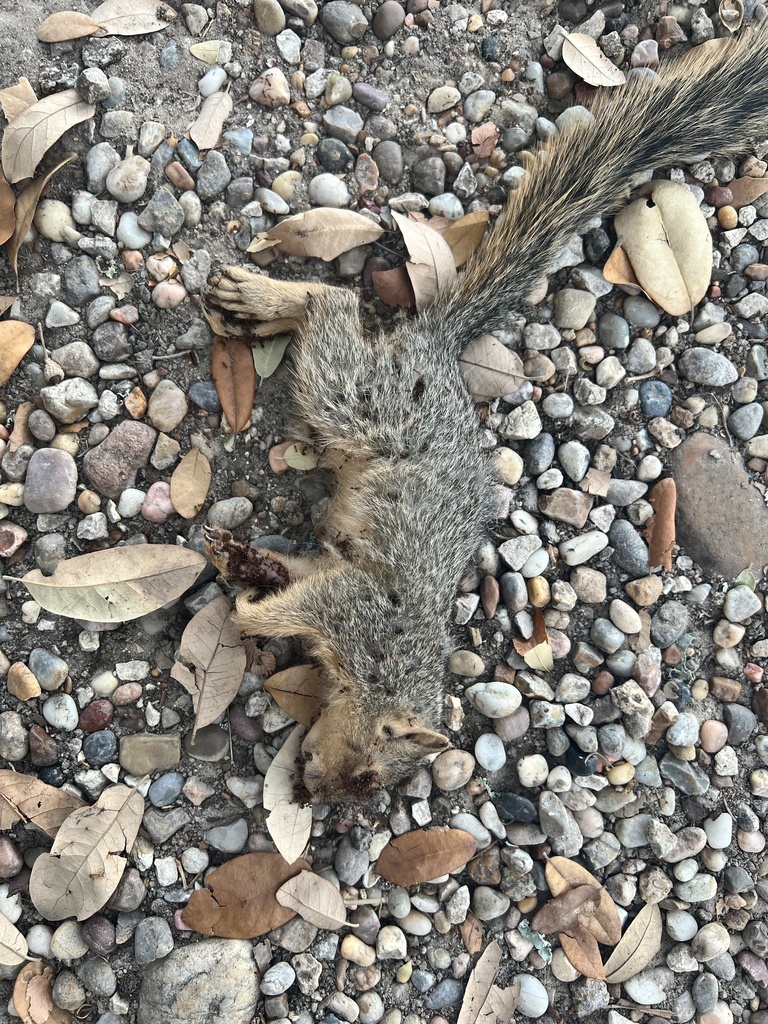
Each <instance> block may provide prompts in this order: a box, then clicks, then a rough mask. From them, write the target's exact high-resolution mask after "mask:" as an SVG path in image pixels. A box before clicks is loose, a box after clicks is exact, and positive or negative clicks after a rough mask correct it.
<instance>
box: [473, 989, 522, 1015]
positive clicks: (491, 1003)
mask: <svg viewBox="0 0 768 1024" xmlns="http://www.w3.org/2000/svg"><path fill="white" fill-rule="evenodd" d="M519 1002H520V982H519V981H516V982H514V983H513V984H512V985H507V987H506V988H499V986H498V985H491V991H490V992H489V993H488V998H487V999H486V1001H485V1002H484V1003H483V1006H482V1008H481V1010H480V1016H479V1017H478V1024H508V1022H509V1021H512V1020H514V1019H515V1012H516V1010H517V1006H518V1003H519Z"/></svg>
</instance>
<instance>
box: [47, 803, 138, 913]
mask: <svg viewBox="0 0 768 1024" xmlns="http://www.w3.org/2000/svg"><path fill="white" fill-rule="evenodd" d="M143 814H144V800H143V798H142V796H141V793H139V792H138V790H135V789H129V788H128V787H127V786H109V787H108V788H107V789H105V790H104V791H103V793H102V794H101V796H100V797H99V799H98V800H97V801H96V803H95V804H94V805H93V806H92V807H81V808H79V809H78V810H76V811H73V812H72V813H71V814H70V815H69V817H68V818H67V819H66V821H65V822H64V823H63V824H62V826H61V828H60V829H59V831H58V832H57V833H56V838H55V839H54V841H53V846H52V847H51V852H50V853H42V854H40V856H39V857H38V858H37V860H36V861H35V863H34V865H33V867H32V874H31V876H30V880H29V895H30V899H31V900H32V902H33V903H34V905H35V908H36V910H37V911H38V913H40V914H42V916H43V917H44V918H46V919H47V920H49V921H63V920H64V918H66V917H76V918H77V920H78V921H84V920H85V919H86V918H87V917H91V916H92V915H93V914H95V913H96V911H97V910H101V908H102V907H103V906H104V904H105V903H106V902H107V900H108V899H109V898H110V896H111V895H112V893H113V892H114V891H115V889H116V888H117V886H118V883H119V881H120V879H121V878H122V877H123V872H124V871H125V868H126V866H127V864H128V861H127V859H126V858H125V857H123V856H121V854H122V853H123V852H127V851H129V850H130V849H131V847H132V846H133V842H134V840H135V839H136V835H137V833H138V831H139V825H141V818H142V815H143Z"/></svg>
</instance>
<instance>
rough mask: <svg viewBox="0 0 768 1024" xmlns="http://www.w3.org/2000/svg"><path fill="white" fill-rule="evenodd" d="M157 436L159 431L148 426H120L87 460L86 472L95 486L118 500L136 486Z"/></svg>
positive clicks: (127, 421) (130, 422)
mask: <svg viewBox="0 0 768 1024" xmlns="http://www.w3.org/2000/svg"><path fill="white" fill-rule="evenodd" d="M156 437H157V431H156V430H153V428H152V427H150V426H149V425H148V424H146V423H134V422H133V421H132V420H123V422H122V423H118V425H117V426H116V427H115V429H114V430H113V431H111V433H110V434H109V436H108V437H107V438H106V439H105V440H104V441H102V442H101V444H100V445H99V446H98V447H97V448H92V449H91V450H90V451H89V452H88V453H87V455H86V456H85V458H84V459H83V470H84V472H85V475H86V476H87V477H88V480H89V481H90V483H91V484H92V486H93V487H95V489H96V490H97V491H98V492H99V493H100V494H105V495H106V496H107V497H108V498H113V499H114V500H115V501H116V500H117V499H118V498H119V497H120V495H121V493H122V492H123V491H124V490H125V488H126V487H133V484H134V481H135V480H136V470H137V469H139V468H140V467H141V466H144V465H146V462H147V459H148V458H149V453H150V452H151V451H152V445H153V444H154V443H155V438H156Z"/></svg>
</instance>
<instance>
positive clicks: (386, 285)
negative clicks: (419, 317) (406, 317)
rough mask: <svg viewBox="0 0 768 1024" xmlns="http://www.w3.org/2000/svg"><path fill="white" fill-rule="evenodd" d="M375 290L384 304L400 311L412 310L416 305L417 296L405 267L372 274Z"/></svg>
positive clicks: (377, 271) (375, 271)
mask: <svg viewBox="0 0 768 1024" xmlns="http://www.w3.org/2000/svg"><path fill="white" fill-rule="evenodd" d="M371 282H372V283H373V290H374V291H375V292H376V294H377V295H378V297H379V298H380V299H381V301H382V302H384V303H386V304H387V305H388V306H394V307H395V308H398V309H411V307H412V306H415V305H416V296H415V295H414V294H413V286H412V285H411V279H410V277H409V276H408V271H407V270H406V269H405V267H393V268H392V269H391V270H374V271H373V273H372V274H371Z"/></svg>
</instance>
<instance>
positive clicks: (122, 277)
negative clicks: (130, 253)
mask: <svg viewBox="0 0 768 1024" xmlns="http://www.w3.org/2000/svg"><path fill="white" fill-rule="evenodd" d="M99 284H100V285H101V287H102V288H109V290H110V291H111V292H112V294H113V295H116V296H117V298H118V299H124V298H125V297H126V295H130V293H131V292H132V291H133V274H129V273H128V271H127V270H121V271H120V273H119V274H118V275H117V277H107V275H106V274H104V275H102V276H101V277H100V278H99Z"/></svg>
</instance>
